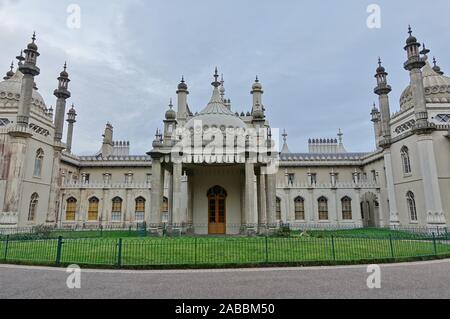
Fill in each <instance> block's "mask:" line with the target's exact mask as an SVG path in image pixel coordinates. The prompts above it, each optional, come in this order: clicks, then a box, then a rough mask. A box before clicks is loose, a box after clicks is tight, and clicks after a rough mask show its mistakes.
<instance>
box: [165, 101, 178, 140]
mask: <svg viewBox="0 0 450 319" xmlns="http://www.w3.org/2000/svg"><path fill="white" fill-rule="evenodd" d="M176 124H177V113H176V112H175V111H174V110H173V104H172V99H170V102H169V109H168V110H167V112H166V119H165V120H164V141H165V142H168V141H170V140H171V139H172V135H173V133H174V132H175V129H176Z"/></svg>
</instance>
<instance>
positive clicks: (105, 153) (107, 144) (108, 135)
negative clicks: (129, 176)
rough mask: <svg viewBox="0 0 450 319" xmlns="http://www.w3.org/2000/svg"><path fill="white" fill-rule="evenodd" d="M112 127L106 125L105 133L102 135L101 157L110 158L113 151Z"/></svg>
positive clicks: (108, 124)
mask: <svg viewBox="0 0 450 319" xmlns="http://www.w3.org/2000/svg"><path fill="white" fill-rule="evenodd" d="M113 129H114V128H113V126H112V125H111V124H110V123H106V127H105V133H104V134H103V145H102V157H103V158H107V157H109V156H111V154H112V153H113V149H114V143H113Z"/></svg>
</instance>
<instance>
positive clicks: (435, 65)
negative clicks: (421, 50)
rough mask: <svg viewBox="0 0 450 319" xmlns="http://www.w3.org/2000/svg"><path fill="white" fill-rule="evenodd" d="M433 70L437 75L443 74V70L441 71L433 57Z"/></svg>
mask: <svg viewBox="0 0 450 319" xmlns="http://www.w3.org/2000/svg"><path fill="white" fill-rule="evenodd" d="M433 70H434V72H436V73H437V74H439V75H444V72H442V70H441V68H440V67H439V66H438V65H437V61H436V58H435V57H433Z"/></svg>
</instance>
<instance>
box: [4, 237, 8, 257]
mask: <svg viewBox="0 0 450 319" xmlns="http://www.w3.org/2000/svg"><path fill="white" fill-rule="evenodd" d="M8 246H9V235H6V242H5V254H4V256H3V257H4V259H5V261H6V260H7V259H8Z"/></svg>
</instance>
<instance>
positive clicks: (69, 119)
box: [66, 104, 77, 154]
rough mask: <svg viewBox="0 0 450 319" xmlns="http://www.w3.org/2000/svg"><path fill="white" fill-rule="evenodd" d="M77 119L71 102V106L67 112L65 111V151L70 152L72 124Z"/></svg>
mask: <svg viewBox="0 0 450 319" xmlns="http://www.w3.org/2000/svg"><path fill="white" fill-rule="evenodd" d="M76 119H77V112H76V111H75V106H74V105H73V104H72V107H71V108H70V110H69V112H68V113H67V123H68V126H67V142H66V144H67V148H66V151H67V153H69V154H70V153H72V138H73V126H74V124H75V123H76V121H77V120H76Z"/></svg>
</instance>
